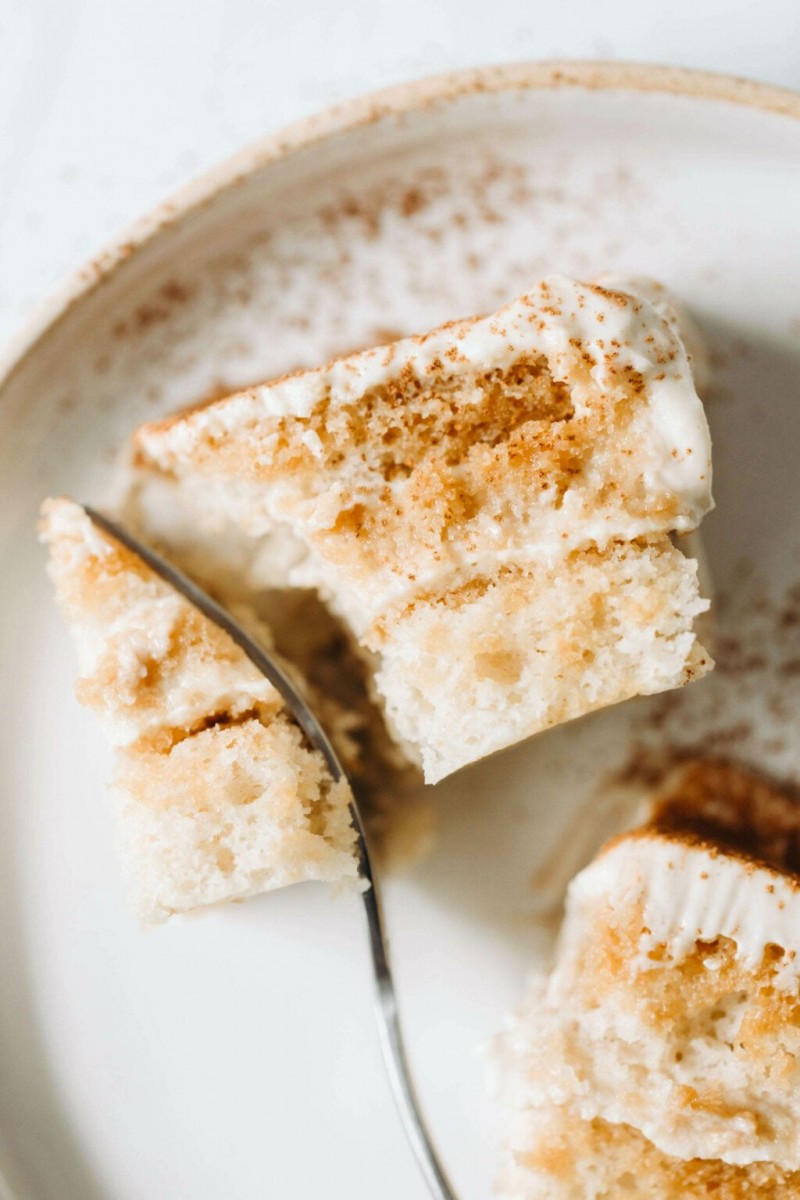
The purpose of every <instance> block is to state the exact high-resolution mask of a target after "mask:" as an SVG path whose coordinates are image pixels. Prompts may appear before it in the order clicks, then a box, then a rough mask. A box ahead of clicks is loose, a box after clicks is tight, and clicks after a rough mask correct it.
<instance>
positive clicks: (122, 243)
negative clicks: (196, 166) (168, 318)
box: [0, 59, 800, 402]
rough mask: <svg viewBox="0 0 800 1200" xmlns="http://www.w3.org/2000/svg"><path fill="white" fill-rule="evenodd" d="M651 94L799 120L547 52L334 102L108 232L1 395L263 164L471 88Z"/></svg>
mask: <svg viewBox="0 0 800 1200" xmlns="http://www.w3.org/2000/svg"><path fill="white" fill-rule="evenodd" d="M566 88H571V89H574V90H585V91H597V90H603V91H615V90H619V91H631V92H651V93H660V94H668V95H677V96H685V97H689V98H693V99H697V100H714V101H724V102H727V103H730V104H735V105H739V106H741V107H744V108H749V109H756V110H761V111H764V112H772V113H775V114H776V115H779V116H785V117H789V118H792V119H794V120H800V91H795V90H794V89H792V88H788V87H781V86H778V85H775V84H769V83H761V82H758V81H756V80H752V79H747V78H745V77H743V76H737V75H730V74H725V73H722V72H715V71H704V70H698V69H696V68H694V67H675V66H667V65H662V64H656V63H648V62H614V61H609V60H592V59H547V60H540V61H528V62H516V63H505V64H497V65H489V66H480V67H467V68H461V69H458V70H454V71H447V72H444V73H440V74H436V75H429V76H425V77H423V78H421V79H416V80H412V81H410V82H406V83H400V84H394V85H391V86H389V87H386V88H380V89H378V90H375V91H369V92H366V93H364V94H361V95H358V96H356V97H354V98H352V99H349V100H345V101H342V102H338V103H336V104H333V105H329V106H328V107H326V108H324V109H321V110H319V111H317V112H315V113H312V114H311V115H309V116H306V117H302V118H300V119H299V120H297V121H294V122H292V123H291V124H289V125H286V126H284V127H283V128H281V129H278V130H276V131H274V132H271V133H268V134H265V135H264V136H263V137H261V138H258V139H256V140H255V141H254V142H250V143H249V144H247V145H246V146H244V147H243V148H242V149H240V150H237V151H235V152H234V153H233V154H231V155H228V156H226V157H225V158H224V159H223V160H222V161H221V162H219V163H217V164H216V165H214V166H212V167H210V168H208V169H207V170H205V171H203V172H202V173H201V174H199V175H197V176H195V177H194V178H193V179H191V180H190V181H189V182H188V183H185V184H183V185H182V186H181V187H179V188H178V189H176V190H175V191H173V192H172V193H170V194H168V195H167V197H166V199H164V200H162V201H161V202H160V203H158V204H157V205H156V206H155V207H154V208H152V209H150V210H149V211H148V212H147V213H146V214H145V215H144V216H141V217H139V218H137V219H136V220H134V221H133V222H132V223H130V224H128V225H127V226H125V227H123V229H122V230H121V231H120V232H119V233H118V234H116V235H115V236H114V237H112V238H111V239H110V240H109V241H108V242H106V244H105V245H104V246H103V247H102V248H101V249H100V250H99V251H98V252H97V253H95V254H94V255H93V256H92V257H90V258H89V259H88V260H86V261H84V263H83V264H82V265H80V266H79V267H77V268H76V269H75V270H73V271H72V272H70V274H69V275H67V276H66V278H65V279H64V280H63V281H62V282H61V283H59V284H56V285H55V287H54V288H52V289H51V290H50V291H49V292H47V293H46V294H45V296H44V298H43V299H42V300H41V301H39V303H38V304H37V305H35V306H34V308H33V310H32V311H31V312H30V314H29V315H28V317H27V318H25V319H23V322H22V324H21V326H20V327H19V328H18V329H17V331H16V332H14V333H12V335H11V337H10V339H9V340H8V342H6V344H5V345H4V346H3V347H2V348H0V402H2V393H3V391H4V390H5V389H6V388H7V387H8V385H9V384H10V383H11V381H12V379H13V377H14V376H15V375H16V374H17V372H18V371H19V370H20V369H21V368H22V367H23V365H24V364H25V363H26V362H27V360H28V358H29V357H30V355H31V354H32V353H33V352H34V351H35V350H36V349H37V348H38V346H39V345H40V343H41V342H43V341H44V339H45V337H46V336H47V335H48V334H49V333H50V331H51V330H52V329H54V328H55V327H56V326H57V325H58V324H60V322H61V321H62V320H63V319H64V318H65V317H66V316H67V315H68V314H69V313H70V312H71V311H72V309H73V308H74V307H75V306H76V305H77V304H78V302H79V301H81V300H82V299H83V298H84V297H85V296H88V295H90V294H91V293H93V292H94V291H95V290H97V289H98V288H99V287H100V286H101V285H102V284H103V283H104V282H106V281H107V280H108V279H110V278H111V276H112V275H114V274H115V272H116V271H117V270H118V269H119V268H120V267H121V266H122V265H123V264H124V263H126V262H127V261H128V260H129V259H130V258H132V257H133V256H134V255H135V254H136V253H137V252H138V251H140V250H142V249H143V248H144V247H146V246H147V245H149V244H150V242H152V241H153V240H154V239H155V238H156V237H157V236H158V235H159V234H160V233H162V232H164V231H165V230H167V229H171V228H172V227H173V226H175V225H177V224H178V223H179V222H180V221H181V220H183V219H184V218H186V217H188V216H190V215H191V214H192V213H194V212H196V211H198V210H200V209H202V208H203V207H205V206H206V205H207V204H209V203H210V202H211V201H212V200H214V199H215V198H216V197H217V196H218V195H220V194H222V193H223V192H227V191H232V190H233V189H234V188H235V187H238V186H239V185H240V184H242V183H244V182H245V181H246V180H248V179H249V178H251V177H252V176H253V175H254V174H256V172H258V171H260V170H262V169H263V168H265V167H268V166H269V165H270V164H272V163H274V162H277V161H279V160H281V159H283V158H286V157H289V156H290V155H292V154H295V153H297V152H299V151H301V150H304V149H306V148H308V147H310V146H313V145H315V144H318V143H322V142H325V141H327V140H329V139H330V138H333V137H335V136H336V135H338V134H342V133H347V132H350V131H352V130H355V129H357V128H358V127H360V126H367V125H373V124H376V123H377V122H378V121H380V120H382V119H383V118H385V117H389V116H401V115H404V114H408V113H411V112H421V111H424V110H425V109H429V108H433V107H435V106H437V105H445V104H449V103H452V102H453V101H456V100H459V99H461V98H463V97H464V96H467V95H470V94H476V93H487V94H497V93H500V92H511V91H555V90H561V89H566Z"/></svg>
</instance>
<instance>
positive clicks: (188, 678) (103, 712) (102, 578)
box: [42, 499, 357, 921]
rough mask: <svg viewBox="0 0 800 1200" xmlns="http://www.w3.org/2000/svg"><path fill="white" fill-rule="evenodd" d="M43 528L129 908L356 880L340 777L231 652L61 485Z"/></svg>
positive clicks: (146, 912)
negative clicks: (99, 729)
mask: <svg viewBox="0 0 800 1200" xmlns="http://www.w3.org/2000/svg"><path fill="white" fill-rule="evenodd" d="M42 538H43V540H44V541H45V542H46V543H47V544H48V546H49V548H50V565H49V571H50V575H51V577H52V579H53V582H54V583H55V586H56V591H57V595H58V600H59V604H60V607H61V610H62V612H63V615H64V617H65V619H66V621H67V623H68V625H69V626H70V629H71V630H72V633H73V634H74V638H75V642H76V645H77V649H78V657H79V666H80V674H81V677H80V680H79V683H78V689H77V690H78V698H79V699H80V701H81V702H82V703H84V704H86V705H88V706H89V707H91V708H93V709H94V710H95V711H96V712H97V713H98V715H99V716H100V718H101V720H102V723H103V726H104V729H105V731H106V734H107V735H108V737H109V739H110V741H111V742H112V743H113V745H114V746H115V747H116V767H115V775H114V784H113V788H114V792H115V794H116V797H117V799H118V802H119V808H120V835H119V841H120V848H121V853H122V856H123V860H124V863H125V866H126V868H127V870H128V872H129V875H130V880H131V900H132V905H133V908H134V909H135V911H136V912H137V913H138V915H139V916H140V917H141V918H142V919H143V920H144V921H159V920H163V919H164V918H166V917H167V916H169V915H170V914H172V913H176V912H183V911H186V910H188V909H192V908H195V907H198V906H201V905H208V904H217V903H220V902H222V901H226V900H234V899H242V898H244V897H245V896H252V895H254V894H256V893H258V892H265V891H269V890H271V889H273V888H277V887H283V886H285V885H286V884H291V883H296V882H299V881H301V880H307V879H318V880H326V881H330V882H333V881H343V880H351V881H352V880H355V879H356V878H357V864H356V859H355V831H354V829H353V827H352V824H351V820H350V811H349V807H348V806H349V803H350V799H351V797H350V792H349V789H348V787H347V785H346V783H344V782H338V783H334V781H333V780H332V779H331V777H330V775H329V774H328V771H327V768H326V766H325V763H324V761H323V759H322V757H321V755H320V754H319V753H318V752H317V751H314V750H311V749H310V748H309V747H308V746H307V745H306V744H305V742H304V739H303V736H302V734H301V732H300V729H299V728H298V726H297V725H296V724H295V723H294V721H293V719H292V717H291V715H290V714H289V713H288V712H287V710H286V708H285V706H284V703H283V700H282V699H281V697H280V695H279V694H278V692H277V691H276V689H275V688H274V687H273V686H272V684H271V683H270V682H269V681H268V680H267V679H265V678H264V676H263V675H261V674H260V673H259V672H258V671H257V670H256V668H255V667H254V666H253V664H252V663H251V662H250V660H249V659H248V658H247V656H246V655H245V654H244V652H243V651H242V650H241V649H240V648H239V647H238V646H237V645H236V644H235V643H234V642H233V641H232V640H231V639H230V638H229V637H228V635H227V634H226V633H225V632H224V631H223V630H221V629H219V628H218V627H217V626H216V625H215V624H214V623H213V622H212V621H209V620H208V619H207V618H206V617H205V616H203V614H202V613H200V612H199V611H198V610H197V609H196V608H194V606H193V605H191V604H190V603H189V602H188V601H187V600H185V599H184V598H183V597H182V596H181V595H179V593H177V592H176V591H175V590H174V589H173V588H172V587H170V586H169V584H167V583H166V582H164V581H163V580H162V579H161V578H160V577H159V576H157V575H156V574H155V573H154V572H153V571H151V570H150V568H149V567H147V566H146V565H145V564H144V563H143V562H142V561H141V560H140V559H139V558H138V557H137V556H136V555H135V554H133V553H131V552H130V551H129V550H127V549H126V548H125V547H124V546H122V545H120V544H119V543H118V542H117V541H115V540H114V539H113V538H112V537H111V536H109V535H108V534H106V533H104V532H102V531H101V530H100V529H98V528H97V527H96V526H95V525H94V524H93V523H92V522H91V521H90V519H89V518H88V517H87V516H86V514H85V513H84V511H83V509H82V508H80V507H79V506H78V505H76V504H73V503H72V502H71V501H69V500H63V499H61V500H50V501H48V502H47V503H46V504H45V506H44V509H43V520H42ZM251 621H252V618H251ZM253 632H254V633H256V634H257V635H258V636H260V638H261V640H262V641H264V642H265V643H266V644H267V645H268V644H269V633H268V631H267V630H266V629H264V628H263V627H261V628H255V629H254V630H253Z"/></svg>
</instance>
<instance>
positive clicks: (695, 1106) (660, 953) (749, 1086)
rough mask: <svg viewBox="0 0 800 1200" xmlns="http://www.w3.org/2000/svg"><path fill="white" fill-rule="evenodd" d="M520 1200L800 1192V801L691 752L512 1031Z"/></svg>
mask: <svg viewBox="0 0 800 1200" xmlns="http://www.w3.org/2000/svg"><path fill="white" fill-rule="evenodd" d="M501 1062H502V1072H503V1074H504V1076H505V1083H504V1088H505V1093H506V1098H507V1101H508V1105H509V1110H510V1122H511V1128H510V1138H509V1148H508V1154H507V1161H506V1169H505V1173H504V1180H503V1190H502V1194H503V1195H504V1196H505V1197H506V1198H507V1200H539V1198H540V1197H541V1198H544V1197H547V1198H548V1200H605V1198H606V1197H617V1196H626V1197H627V1196H631V1197H634V1198H636V1197H648V1198H652V1200H659V1198H662V1200H667V1198H672V1197H676V1198H677V1197H686V1196H703V1197H706V1196H709V1195H714V1196H719V1197H721V1198H724V1200H738V1198H739V1197H742V1198H744V1197H748V1198H750V1197H762V1196H763V1197H774V1198H775V1200H778V1197H781V1198H784V1197H791V1196H800V805H798V803H797V801H796V800H795V798H794V797H792V796H789V795H787V794H784V793H783V792H781V791H779V790H778V789H776V788H775V787H774V786H773V785H771V784H770V783H768V782H766V781H764V780H763V779H762V778H760V777H759V776H757V775H754V774H752V773H751V772H749V771H746V770H743V769H742V768H739V767H736V766H732V765H730V764H726V763H718V762H694V763H690V764H687V765H686V766H684V767H683V768H682V769H681V770H680V771H679V772H678V774H677V775H676V776H674V777H673V779H672V780H671V781H670V783H669V784H668V785H667V787H666V789H665V790H664V791H663V792H662V794H661V795H659V796H658V797H657V798H656V800H655V802H654V805H653V810H652V813H651V814H650V819H649V820H648V821H647V823H646V824H644V825H643V826H641V827H640V828H638V829H635V830H633V831H632V832H630V833H627V834H625V835H623V836H621V837H619V838H617V839H616V840H614V841H612V842H611V843H609V844H608V845H607V846H606V847H605V848H604V849H603V850H602V851H601V853H600V855H599V856H598V857H597V859H596V860H595V861H594V863H592V864H591V865H590V866H589V867H587V868H586V870H584V871H583V872H581V874H579V875H578V876H577V877H576V878H575V880H574V881H573V883H572V884H571V886H570V889H569V892H568V899H567V910H566V917H565V921H564V926H563V929H562V933H561V938H560V943H559V947H558V951H557V956H556V962H555V967H554V970H553V971H552V973H551V974H550V975H549V976H548V977H546V978H545V977H539V978H537V979H536V980H534V982H533V985H532V988H531V992H530V994H529V996H528V999H527V1001H526V1004H525V1007H524V1009H523V1010H522V1012H521V1013H520V1014H519V1015H518V1017H517V1018H516V1020H515V1021H514V1023H513V1024H512V1027H511V1029H510V1030H509V1032H508V1033H507V1034H506V1035H505V1036H504V1037H503V1039H501Z"/></svg>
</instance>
